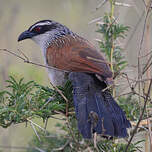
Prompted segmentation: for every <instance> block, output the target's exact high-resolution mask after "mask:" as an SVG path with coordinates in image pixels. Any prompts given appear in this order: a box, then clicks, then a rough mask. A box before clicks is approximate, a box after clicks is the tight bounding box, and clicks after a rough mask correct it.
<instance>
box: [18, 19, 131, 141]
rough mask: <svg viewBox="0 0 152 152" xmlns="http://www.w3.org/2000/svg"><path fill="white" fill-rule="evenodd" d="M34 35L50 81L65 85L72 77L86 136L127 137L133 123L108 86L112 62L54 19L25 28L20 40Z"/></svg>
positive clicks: (79, 120) (78, 116)
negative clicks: (110, 63)
mask: <svg viewBox="0 0 152 152" xmlns="http://www.w3.org/2000/svg"><path fill="white" fill-rule="evenodd" d="M25 39H31V40H33V41H34V42H35V43H37V44H38V45H39V46H40V48H41V50H42V53H43V56H44V62H45V64H46V65H47V66H50V67H52V68H48V75H49V78H50V81H51V83H52V84H53V85H55V86H59V85H60V86H63V85H64V84H65V82H66V81H67V80H70V81H71V83H72V87H73V91H72V92H73V102H74V107H75V114H76V119H77V126H78V130H79V132H80V133H81V135H82V137H83V138H84V139H91V138H92V137H93V135H94V134H95V133H96V134H98V135H101V136H107V137H118V138H125V137H127V136H128V133H127V128H130V127H131V124H130V121H129V120H128V119H127V118H126V115H125V112H124V111H123V110H122V109H121V108H120V106H119V105H118V104H117V102H116V101H115V100H114V98H113V97H112V95H111V93H110V90H109V89H106V88H107V87H108V86H109V84H111V83H112V81H113V78H112V77H113V74H112V71H111V69H110V66H109V63H108V62H107V61H106V60H105V58H104V57H103V55H102V54H101V52H100V51H98V50H97V49H96V47H95V46H94V45H93V44H92V43H91V42H90V41H88V40H87V39H85V38H83V37H82V36H80V35H78V34H77V33H75V32H73V31H72V30H70V29H69V28H68V27H66V26H65V25H63V24H60V23H59V22H56V21H54V20H41V21H38V22H36V23H35V24H33V25H31V26H30V27H29V28H28V29H27V30H26V31H24V32H22V33H21V34H20V35H19V37H18V41H22V40H25Z"/></svg>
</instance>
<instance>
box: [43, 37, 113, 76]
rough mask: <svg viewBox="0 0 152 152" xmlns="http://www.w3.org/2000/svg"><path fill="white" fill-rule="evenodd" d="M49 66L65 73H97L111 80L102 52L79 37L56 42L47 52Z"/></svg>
mask: <svg viewBox="0 0 152 152" xmlns="http://www.w3.org/2000/svg"><path fill="white" fill-rule="evenodd" d="M46 58H47V63H48V65H49V66H53V67H56V68H58V69H61V70H65V71H72V72H86V73H95V74H99V75H101V76H103V77H104V78H111V77H112V72H111V70H110V68H109V65H108V63H107V62H106V61H105V59H104V58H103V56H102V55H101V53H100V52H98V51H97V50H96V48H95V47H94V46H93V45H92V44H91V43H89V42H88V41H87V40H85V39H83V38H82V37H79V36H75V37H73V36H71V35H66V36H64V37H61V38H58V39H57V40H54V42H53V43H52V45H50V46H49V47H48V49H47V52H46Z"/></svg>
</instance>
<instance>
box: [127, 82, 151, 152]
mask: <svg viewBox="0 0 152 152" xmlns="http://www.w3.org/2000/svg"><path fill="white" fill-rule="evenodd" d="M151 85H152V80H151V81H150V84H149V87H148V92H147V95H146V99H145V101H144V107H143V110H142V113H141V115H140V118H139V120H138V122H137V125H136V127H135V129H134V130H133V133H132V136H131V138H130V140H129V141H128V144H127V146H126V149H125V152H127V150H128V148H129V146H130V144H131V141H132V139H133V137H134V135H135V133H136V131H137V128H138V126H139V124H140V122H141V120H142V118H143V115H144V112H145V109H146V105H147V101H148V97H149V94H150V91H151Z"/></svg>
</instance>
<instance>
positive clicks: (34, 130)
mask: <svg viewBox="0 0 152 152" xmlns="http://www.w3.org/2000/svg"><path fill="white" fill-rule="evenodd" d="M30 124H31V127H32V128H33V130H34V132H35V135H36V136H37V138H38V140H39V141H41V139H40V136H39V135H38V133H37V131H36V129H35V126H34V125H33V124H32V123H30Z"/></svg>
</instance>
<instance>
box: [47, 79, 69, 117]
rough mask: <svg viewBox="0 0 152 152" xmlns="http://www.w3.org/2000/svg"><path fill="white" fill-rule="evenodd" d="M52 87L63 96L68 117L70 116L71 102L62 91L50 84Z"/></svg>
mask: <svg viewBox="0 0 152 152" xmlns="http://www.w3.org/2000/svg"><path fill="white" fill-rule="evenodd" d="M50 84H51V86H52V87H53V88H54V89H55V90H56V91H57V92H58V93H59V94H60V95H61V96H62V98H63V99H64V100H65V101H66V116H68V107H69V100H68V99H67V98H66V97H65V95H64V94H63V93H62V91H61V90H59V89H58V88H57V87H56V86H54V85H53V84H52V82H50Z"/></svg>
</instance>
